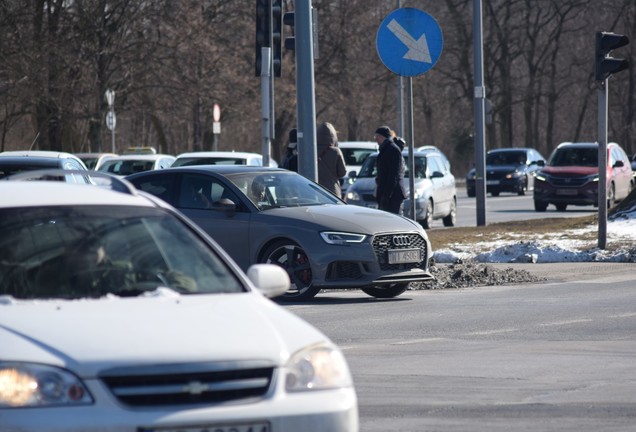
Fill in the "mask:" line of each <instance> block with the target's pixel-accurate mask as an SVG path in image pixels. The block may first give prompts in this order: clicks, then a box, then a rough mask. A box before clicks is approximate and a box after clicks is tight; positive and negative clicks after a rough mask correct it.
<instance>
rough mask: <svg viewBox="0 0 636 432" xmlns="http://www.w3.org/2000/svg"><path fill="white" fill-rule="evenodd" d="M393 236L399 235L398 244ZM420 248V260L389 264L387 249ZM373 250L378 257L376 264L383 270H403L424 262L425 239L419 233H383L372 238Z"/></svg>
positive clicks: (418, 265) (418, 266)
mask: <svg viewBox="0 0 636 432" xmlns="http://www.w3.org/2000/svg"><path fill="white" fill-rule="evenodd" d="M394 237H399V240H400V242H399V245H396V244H395V242H394V241H393V240H394ZM416 248H419V249H420V250H421V252H420V256H421V258H422V260H421V261H420V262H415V263H405V264H389V259H388V250H389V249H391V250H399V249H416ZM373 250H374V252H375V256H376V257H377V259H378V264H380V268H381V269H382V270H383V271H391V270H393V271H404V270H409V269H412V268H420V267H422V264H426V263H425V262H424V260H426V252H427V250H426V240H425V239H424V238H423V237H422V236H420V235H419V234H384V235H379V236H376V237H375V238H374V239H373Z"/></svg>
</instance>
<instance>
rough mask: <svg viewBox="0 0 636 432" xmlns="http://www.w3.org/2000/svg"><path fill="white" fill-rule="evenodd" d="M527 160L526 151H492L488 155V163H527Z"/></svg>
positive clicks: (496, 164)
mask: <svg viewBox="0 0 636 432" xmlns="http://www.w3.org/2000/svg"><path fill="white" fill-rule="evenodd" d="M526 162H527V157H526V153H525V152H519V151H512V152H492V153H488V154H487V155H486V165H495V166H498V165H499V166H501V165H525V164H526Z"/></svg>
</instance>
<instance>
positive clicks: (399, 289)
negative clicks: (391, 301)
mask: <svg viewBox="0 0 636 432" xmlns="http://www.w3.org/2000/svg"><path fill="white" fill-rule="evenodd" d="M408 287H409V284H408V283H396V284H391V285H380V286H370V287H364V288H361V289H362V291H363V292H364V293H365V294H368V295H370V296H371V297H375V298H393V297H397V296H399V295H400V294H402V293H403V292H404V291H406V290H407V289H408Z"/></svg>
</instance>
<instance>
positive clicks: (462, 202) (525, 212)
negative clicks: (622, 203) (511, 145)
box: [433, 185, 598, 228]
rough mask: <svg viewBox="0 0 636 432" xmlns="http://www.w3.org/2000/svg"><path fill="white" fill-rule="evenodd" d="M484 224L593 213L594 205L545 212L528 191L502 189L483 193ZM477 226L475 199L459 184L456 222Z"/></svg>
mask: <svg viewBox="0 0 636 432" xmlns="http://www.w3.org/2000/svg"><path fill="white" fill-rule="evenodd" d="M485 209H486V224H491V223H496V222H509V221H512V220H530V219H545V218H547V217H577V216H586V215H590V214H595V213H597V212H598V208H596V207H592V206H576V207H574V206H569V207H568V209H567V210H566V211H564V212H558V211H556V208H555V207H554V206H552V205H551V206H549V207H548V210H547V211H545V212H542V213H540V212H536V211H535V210H534V202H533V199H532V192H529V193H527V194H526V195H524V196H519V195H517V194H511V193H502V194H501V195H499V196H498V197H493V196H491V195H487V196H486V202H485ZM443 226H444V224H443V223H442V220H441V219H440V220H436V221H434V222H433V228H441V227H443ZM456 226H459V227H464V226H477V199H476V198H469V197H468V196H467V195H466V188H465V187H464V186H463V185H458V186H457V225H456Z"/></svg>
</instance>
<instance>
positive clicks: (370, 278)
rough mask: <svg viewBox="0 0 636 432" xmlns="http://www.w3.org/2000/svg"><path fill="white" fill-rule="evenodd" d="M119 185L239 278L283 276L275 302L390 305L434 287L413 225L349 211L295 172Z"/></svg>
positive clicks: (180, 175) (224, 172)
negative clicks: (330, 294)
mask: <svg viewBox="0 0 636 432" xmlns="http://www.w3.org/2000/svg"><path fill="white" fill-rule="evenodd" d="M127 180H129V181H130V182H131V183H133V184H134V185H135V186H136V187H137V188H138V189H140V190H142V191H145V192H149V193H151V194H154V195H156V196H158V197H160V198H161V199H163V200H165V201H167V202H168V203H170V204H172V205H173V206H175V207H176V208H178V209H179V210H181V211H182V212H183V213H184V214H185V215H186V216H188V217H189V218H190V219H192V220H193V221H194V222H195V223H197V224H198V225H199V226H200V227H201V228H202V229H203V230H204V231H205V232H207V233H208V234H210V236H212V237H213V238H214V239H215V240H216V241H217V242H218V243H219V244H220V245H221V246H222V247H223V248H224V249H225V250H226V251H227V252H228V253H229V254H230V256H232V258H234V260H235V261H236V262H237V263H238V264H239V265H240V266H241V267H242V268H244V269H245V268H247V267H248V266H250V265H252V264H255V263H276V264H278V265H280V266H281V267H283V268H285V269H286V270H287V272H288V274H289V276H290V279H291V288H290V290H289V291H288V292H287V293H286V294H285V295H284V296H283V298H282V300H307V299H310V298H312V297H314V296H315V295H316V294H318V292H319V291H320V290H321V289H327V288H329V289H349V288H358V289H361V290H362V291H364V292H365V293H367V294H369V295H371V296H374V297H379V298H389V297H395V296H397V295H400V294H402V293H403V292H404V291H405V290H406V289H407V288H408V285H409V283H410V282H416V281H424V280H429V279H431V278H432V276H431V274H430V272H429V267H428V265H429V264H428V261H429V258H430V256H431V246H430V242H429V240H428V236H427V235H426V232H425V231H424V230H423V228H422V227H421V225H419V224H416V223H415V222H413V221H410V220H408V219H405V218H403V217H400V216H397V215H394V214H390V213H386V212H382V211H379V210H372V209H361V208H360V207H357V206H351V205H347V204H345V203H344V202H343V201H342V200H340V199H339V198H337V197H335V196H334V195H333V194H332V193H331V192H329V191H328V190H327V189H325V188H323V187H321V186H320V185H318V184H317V183H314V182H312V181H310V180H308V179H307V178H305V177H303V176H302V175H300V174H297V173H295V172H293V171H288V170H285V169H282V168H270V167H250V166H245V165H206V166H196V167H179V168H170V169H169V170H163V171H147V172H145V173H139V174H135V175H132V176H129V177H127Z"/></svg>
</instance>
